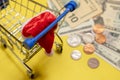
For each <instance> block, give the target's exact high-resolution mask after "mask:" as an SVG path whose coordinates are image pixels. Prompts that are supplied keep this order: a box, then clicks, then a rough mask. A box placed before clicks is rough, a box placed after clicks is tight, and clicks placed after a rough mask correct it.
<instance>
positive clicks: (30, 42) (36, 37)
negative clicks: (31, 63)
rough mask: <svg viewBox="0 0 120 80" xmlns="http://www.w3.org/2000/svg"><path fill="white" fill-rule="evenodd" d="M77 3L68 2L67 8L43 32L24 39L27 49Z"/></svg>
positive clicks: (73, 8)
mask: <svg viewBox="0 0 120 80" xmlns="http://www.w3.org/2000/svg"><path fill="white" fill-rule="evenodd" d="M77 6H78V5H77V3H76V1H75V0H71V1H70V2H68V3H67V4H66V5H65V6H64V7H65V8H66V9H65V11H64V12H63V13H62V14H61V15H60V16H58V17H57V18H56V20H55V21H53V22H52V23H51V24H50V25H49V26H48V27H47V28H45V29H44V30H43V31H42V32H41V33H39V34H38V35H37V36H35V37H33V38H27V39H25V40H24V41H23V46H24V47H25V48H26V49H31V48H32V47H33V46H34V45H35V44H36V42H37V41H38V40H39V39H40V38H41V37H43V36H44V35H45V34H46V33H47V32H48V31H49V30H51V29H52V28H53V27H54V26H55V25H56V24H57V23H58V21H60V20H61V19H62V18H63V17H64V16H65V15H66V14H67V13H68V12H72V11H74V10H75V9H76V8H77Z"/></svg>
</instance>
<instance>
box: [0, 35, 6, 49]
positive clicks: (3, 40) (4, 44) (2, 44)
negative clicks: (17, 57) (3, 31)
mask: <svg viewBox="0 0 120 80" xmlns="http://www.w3.org/2000/svg"><path fill="white" fill-rule="evenodd" d="M0 41H1V46H2V47H3V48H7V42H6V40H5V39H3V38H2V37H1V38H0Z"/></svg>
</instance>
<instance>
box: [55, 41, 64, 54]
mask: <svg viewBox="0 0 120 80" xmlns="http://www.w3.org/2000/svg"><path fill="white" fill-rule="evenodd" d="M62 50H63V46H62V44H59V43H57V44H56V51H57V53H62Z"/></svg>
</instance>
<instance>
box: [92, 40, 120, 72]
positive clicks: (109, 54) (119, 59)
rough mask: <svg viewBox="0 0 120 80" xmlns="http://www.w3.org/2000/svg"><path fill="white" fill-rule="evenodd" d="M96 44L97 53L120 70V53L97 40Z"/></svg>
mask: <svg viewBox="0 0 120 80" xmlns="http://www.w3.org/2000/svg"><path fill="white" fill-rule="evenodd" d="M94 46H95V48H96V54H97V55H98V56H100V57H102V58H103V59H104V60H105V61H107V62H108V63H110V64H111V65H112V66H114V67H115V68H117V69H118V70H120V55H118V53H117V52H115V51H113V50H111V49H110V48H108V47H106V46H104V45H100V44H98V43H96V42H94Z"/></svg>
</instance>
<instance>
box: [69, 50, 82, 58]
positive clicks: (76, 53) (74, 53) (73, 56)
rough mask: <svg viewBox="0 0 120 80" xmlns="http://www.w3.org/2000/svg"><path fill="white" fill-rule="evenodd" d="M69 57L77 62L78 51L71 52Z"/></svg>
mask: <svg viewBox="0 0 120 80" xmlns="http://www.w3.org/2000/svg"><path fill="white" fill-rule="evenodd" d="M71 57H72V59H73V60H79V59H80V58H81V52H80V51H79V50H73V51H72V53H71Z"/></svg>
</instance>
